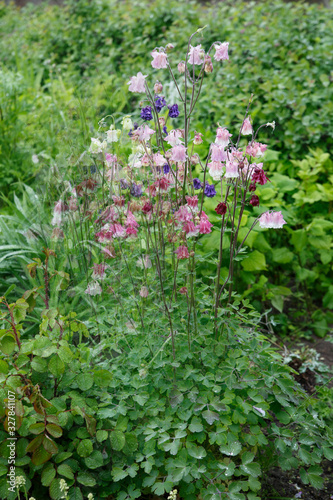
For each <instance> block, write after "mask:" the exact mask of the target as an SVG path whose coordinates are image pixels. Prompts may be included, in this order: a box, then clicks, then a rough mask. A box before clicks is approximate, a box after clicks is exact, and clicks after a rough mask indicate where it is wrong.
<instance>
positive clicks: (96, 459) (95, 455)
mask: <svg viewBox="0 0 333 500" xmlns="http://www.w3.org/2000/svg"><path fill="white" fill-rule="evenodd" d="M84 461H85V464H86V466H87V467H88V469H97V468H98V467H102V465H103V455H102V453H101V452H100V451H98V450H94V451H93V452H92V454H91V455H90V456H89V457H87V458H85V459H84Z"/></svg>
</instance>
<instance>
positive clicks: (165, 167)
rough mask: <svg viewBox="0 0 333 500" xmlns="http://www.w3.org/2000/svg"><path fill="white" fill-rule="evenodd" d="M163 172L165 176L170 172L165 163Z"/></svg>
mask: <svg viewBox="0 0 333 500" xmlns="http://www.w3.org/2000/svg"><path fill="white" fill-rule="evenodd" d="M163 171H164V173H165V174H168V173H169V172H170V167H169V165H168V164H167V163H166V164H165V165H163Z"/></svg>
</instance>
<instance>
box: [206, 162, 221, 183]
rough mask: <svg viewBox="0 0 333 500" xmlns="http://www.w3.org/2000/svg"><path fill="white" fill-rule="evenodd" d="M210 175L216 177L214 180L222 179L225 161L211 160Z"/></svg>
mask: <svg viewBox="0 0 333 500" xmlns="http://www.w3.org/2000/svg"><path fill="white" fill-rule="evenodd" d="M208 168H209V175H210V176H211V177H212V178H213V179H214V181H218V180H219V179H221V177H222V174H223V163H221V162H220V161H211V162H210V163H208Z"/></svg>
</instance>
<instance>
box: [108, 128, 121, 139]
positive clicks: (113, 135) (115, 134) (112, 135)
mask: <svg viewBox="0 0 333 500" xmlns="http://www.w3.org/2000/svg"><path fill="white" fill-rule="evenodd" d="M120 134H121V132H120V130H117V129H116V128H115V126H114V125H111V127H110V130H108V131H107V133H106V135H107V141H108V142H118V139H119V136H120Z"/></svg>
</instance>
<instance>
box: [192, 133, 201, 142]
mask: <svg viewBox="0 0 333 500" xmlns="http://www.w3.org/2000/svg"><path fill="white" fill-rule="evenodd" d="M193 142H194V144H202V143H203V140H202V134H201V133H200V132H197V131H195V135H194V140H193Z"/></svg>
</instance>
